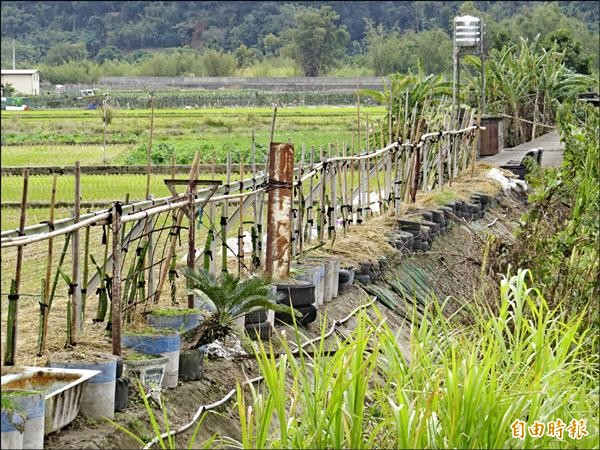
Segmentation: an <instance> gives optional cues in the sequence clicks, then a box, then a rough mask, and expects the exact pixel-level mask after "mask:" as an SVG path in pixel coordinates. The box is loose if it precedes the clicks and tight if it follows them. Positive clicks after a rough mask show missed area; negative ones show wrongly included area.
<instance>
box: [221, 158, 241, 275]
mask: <svg viewBox="0 0 600 450" xmlns="http://www.w3.org/2000/svg"><path fill="white" fill-rule="evenodd" d="M226 180H227V181H226V183H227V193H229V186H230V185H231V151H228V152H227V174H226ZM240 204H241V201H240ZM228 213H229V202H228V200H227V199H225V200H224V201H223V203H222V207H221V272H227V219H228V216H227V215H228Z"/></svg>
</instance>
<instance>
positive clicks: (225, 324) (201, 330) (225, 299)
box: [184, 269, 290, 348]
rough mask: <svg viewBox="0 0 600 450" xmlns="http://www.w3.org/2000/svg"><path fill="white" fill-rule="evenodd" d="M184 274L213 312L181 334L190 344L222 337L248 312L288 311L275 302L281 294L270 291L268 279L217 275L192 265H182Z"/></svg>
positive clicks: (198, 345)
mask: <svg viewBox="0 0 600 450" xmlns="http://www.w3.org/2000/svg"><path fill="white" fill-rule="evenodd" d="M184 274H185V276H186V277H187V279H188V282H189V286H190V289H191V290H190V292H191V293H194V294H196V295H198V296H199V297H200V298H202V299H203V300H204V301H205V302H206V303H208V304H209V305H210V306H211V307H212V309H214V313H212V314H211V315H209V316H207V317H206V318H205V319H204V321H202V322H201V323H200V325H199V326H198V327H196V328H194V329H193V330H190V331H188V332H187V333H186V334H185V335H184V338H185V340H186V341H188V342H194V343H193V345H192V346H191V348H197V347H200V346H202V345H206V344H209V343H211V342H213V341H215V340H217V339H222V338H225V337H226V336H228V335H229V334H230V333H231V332H232V330H233V325H234V322H235V320H236V319H237V318H239V317H242V316H245V315H246V314H248V313H251V312H255V311H259V310H263V309H272V310H275V311H281V312H290V310H289V308H288V307H284V306H282V305H278V304H277V301H278V300H280V299H281V298H282V296H281V295H278V294H273V293H272V291H271V289H270V288H269V281H268V280H267V279H265V278H261V277H251V278H247V279H245V280H240V278H239V277H236V276H234V275H231V274H230V273H227V272H224V273H222V274H221V276H220V277H216V276H214V275H212V274H210V273H208V272H206V271H204V270H191V269H185V271H184Z"/></svg>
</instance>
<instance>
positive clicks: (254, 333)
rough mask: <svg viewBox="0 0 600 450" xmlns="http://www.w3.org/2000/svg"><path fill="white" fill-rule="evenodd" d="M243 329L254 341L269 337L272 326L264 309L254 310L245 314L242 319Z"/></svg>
mask: <svg viewBox="0 0 600 450" xmlns="http://www.w3.org/2000/svg"><path fill="white" fill-rule="evenodd" d="M244 329H245V330H246V334H247V335H248V336H250V339H252V340H254V341H258V340H259V339H260V340H261V341H265V340H267V339H269V338H270V337H271V333H272V332H273V327H272V324H271V322H270V321H269V315H268V312H267V311H266V310H264V309H263V310H260V311H255V312H252V313H250V314H246V316H245V320H244Z"/></svg>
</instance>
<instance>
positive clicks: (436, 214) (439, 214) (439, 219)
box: [431, 210, 446, 225]
mask: <svg viewBox="0 0 600 450" xmlns="http://www.w3.org/2000/svg"><path fill="white" fill-rule="evenodd" d="M431 215H432V217H433V222H435V223H439V224H440V225H442V224H443V223H444V221H445V220H446V218H445V216H444V211H440V210H434V211H431Z"/></svg>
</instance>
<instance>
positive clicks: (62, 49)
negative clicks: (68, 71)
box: [45, 42, 88, 66]
mask: <svg viewBox="0 0 600 450" xmlns="http://www.w3.org/2000/svg"><path fill="white" fill-rule="evenodd" d="M87 54H88V53H87V49H86V48H85V44H84V43H82V42H80V43H77V44H74V43H70V42H61V43H60V44H57V45H55V46H54V47H52V48H51V49H50V51H49V52H48V54H47V55H46V59H45V62H46V64H48V65H50V66H58V65H61V64H65V63H68V62H71V61H83V60H84V59H86V58H87Z"/></svg>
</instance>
